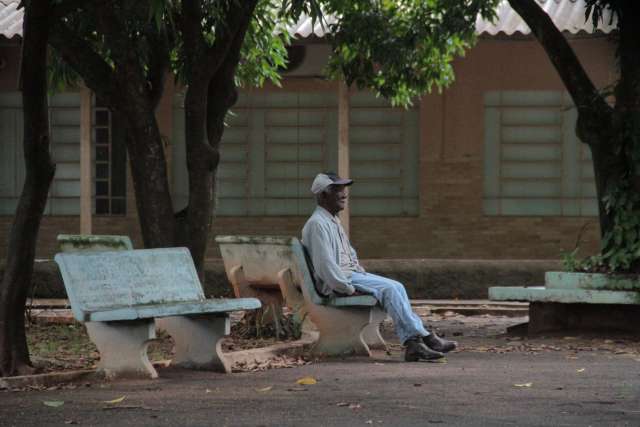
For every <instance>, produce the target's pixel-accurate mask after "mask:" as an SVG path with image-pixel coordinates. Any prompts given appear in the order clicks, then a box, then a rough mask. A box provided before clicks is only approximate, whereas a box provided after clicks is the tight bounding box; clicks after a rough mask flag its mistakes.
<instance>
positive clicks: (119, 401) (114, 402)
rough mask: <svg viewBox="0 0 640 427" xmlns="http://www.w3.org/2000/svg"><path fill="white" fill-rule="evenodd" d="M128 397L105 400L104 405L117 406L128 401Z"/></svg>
mask: <svg viewBox="0 0 640 427" xmlns="http://www.w3.org/2000/svg"><path fill="white" fill-rule="evenodd" d="M126 397H127V396H120V397H117V398H115V399H113V400H103V403H110V404H112V405H115V404H116V403H121V402H122V401H123V400H124V399H126Z"/></svg>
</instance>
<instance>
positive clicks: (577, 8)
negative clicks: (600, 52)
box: [476, 0, 615, 35]
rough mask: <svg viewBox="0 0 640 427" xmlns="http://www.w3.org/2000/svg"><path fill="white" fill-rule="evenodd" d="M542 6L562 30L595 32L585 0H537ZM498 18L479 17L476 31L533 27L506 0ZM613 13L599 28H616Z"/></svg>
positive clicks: (525, 30) (507, 31)
mask: <svg viewBox="0 0 640 427" xmlns="http://www.w3.org/2000/svg"><path fill="white" fill-rule="evenodd" d="M537 1H538V3H539V4H540V6H541V7H542V8H543V9H544V11H545V12H547V15H549V16H550V17H551V19H552V20H553V23H554V24H556V27H558V29H559V30H560V31H566V32H569V33H572V34H576V33H578V32H580V31H585V32H587V33H593V32H594V30H593V24H592V22H591V19H589V20H588V21H586V22H585V19H584V14H585V3H584V0H537ZM496 14H497V16H498V19H496V22H495V23H491V22H489V21H486V20H484V19H481V18H480V17H478V19H477V20H476V31H477V32H478V34H482V33H488V34H491V35H496V34H498V33H500V32H502V33H505V34H508V35H511V34H513V33H516V32H519V33H522V34H529V33H530V32H531V29H530V28H529V26H528V25H527V24H525V23H524V21H523V20H522V18H520V15H518V13H517V12H516V11H515V10H513V9H512V8H511V6H509V3H508V2H507V1H506V0H503V1H501V2H500V4H499V5H498V10H497V13H496ZM610 16H611V14H610V13H609V12H608V11H607V13H605V16H604V18H605V19H604V22H602V23H600V25H599V26H598V30H599V31H602V32H605V33H610V32H611V31H613V30H614V29H615V22H614V23H613V24H609V18H610Z"/></svg>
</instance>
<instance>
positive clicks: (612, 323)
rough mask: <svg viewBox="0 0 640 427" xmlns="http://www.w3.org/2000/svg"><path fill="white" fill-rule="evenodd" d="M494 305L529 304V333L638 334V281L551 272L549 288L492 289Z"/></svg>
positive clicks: (547, 279) (628, 278)
mask: <svg viewBox="0 0 640 427" xmlns="http://www.w3.org/2000/svg"><path fill="white" fill-rule="evenodd" d="M489 299H490V300H492V301H528V302H530V304H529V323H528V325H527V332H529V333H538V332H546V331H554V330H564V329H617V330H626V331H631V332H638V331H639V330H640V328H639V327H638V326H637V325H638V322H639V321H640V281H638V280H637V278H636V277H629V276H627V277H625V276H612V275H607V274H590V273H573V272H558V271H550V272H547V273H546V274H545V286H531V287H522V286H509V287H499V286H498V287H491V288H489Z"/></svg>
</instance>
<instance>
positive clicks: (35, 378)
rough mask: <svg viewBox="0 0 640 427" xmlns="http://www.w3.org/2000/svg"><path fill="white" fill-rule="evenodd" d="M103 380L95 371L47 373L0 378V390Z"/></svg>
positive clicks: (101, 375)
mask: <svg viewBox="0 0 640 427" xmlns="http://www.w3.org/2000/svg"><path fill="white" fill-rule="evenodd" d="M102 379H104V375H103V374H101V373H100V372H98V371H96V370H95V369H83V370H79V371H63V372H47V373H46V374H36V375H20V376H16V377H4V378H0V390H2V389H16V388H25V387H51V386H54V385H59V384H65V383H70V382H74V381H83V380H85V381H95V380H102Z"/></svg>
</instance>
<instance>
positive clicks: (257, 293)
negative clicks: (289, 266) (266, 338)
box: [229, 265, 282, 323]
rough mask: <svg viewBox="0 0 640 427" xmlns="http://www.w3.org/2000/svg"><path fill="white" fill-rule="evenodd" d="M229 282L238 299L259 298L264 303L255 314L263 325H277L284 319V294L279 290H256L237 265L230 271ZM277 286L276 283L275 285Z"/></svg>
mask: <svg viewBox="0 0 640 427" xmlns="http://www.w3.org/2000/svg"><path fill="white" fill-rule="evenodd" d="M229 281H230V282H231V286H232V287H233V293H234V295H235V297H236V298H257V299H259V300H260V302H261V303H262V308H259V309H258V310H257V311H256V312H255V313H256V316H258V317H259V318H260V320H261V321H262V323H275V322H278V321H279V320H280V319H281V318H282V294H281V293H280V292H278V289H277V288H275V292H274V290H267V289H260V288H254V287H253V286H252V285H251V283H249V281H248V280H247V279H246V277H245V275H244V270H243V269H242V266H241V265H236V266H234V267H232V268H231V270H229ZM274 285H275V283H274Z"/></svg>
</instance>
